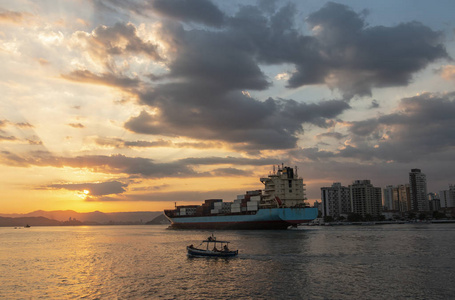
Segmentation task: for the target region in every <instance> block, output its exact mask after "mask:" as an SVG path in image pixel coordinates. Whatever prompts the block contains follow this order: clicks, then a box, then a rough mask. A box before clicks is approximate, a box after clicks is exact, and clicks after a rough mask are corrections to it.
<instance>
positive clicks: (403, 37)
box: [289, 2, 449, 98]
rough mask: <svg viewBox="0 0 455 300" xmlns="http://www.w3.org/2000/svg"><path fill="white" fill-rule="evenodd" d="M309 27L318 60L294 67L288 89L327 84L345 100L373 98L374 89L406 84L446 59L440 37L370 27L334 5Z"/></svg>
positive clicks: (416, 27) (418, 27) (414, 26)
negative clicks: (354, 97) (313, 84)
mask: <svg viewBox="0 0 455 300" xmlns="http://www.w3.org/2000/svg"><path fill="white" fill-rule="evenodd" d="M307 22H308V24H309V25H310V26H311V27H312V28H313V29H314V32H315V33H314V36H313V38H314V39H316V42H315V44H316V47H317V49H316V50H317V51H318V55H316V56H315V57H314V60H312V61H309V60H302V61H301V62H300V63H299V62H296V67H297V72H296V73H294V74H293V76H292V77H291V78H290V80H289V85H290V86H291V87H298V86H302V85H306V84H312V83H316V82H319V83H324V82H325V83H327V84H328V85H329V86H331V87H333V88H338V89H340V90H341V91H342V92H343V93H344V95H345V97H347V98H350V97H352V96H354V95H371V89H372V88H374V87H388V86H402V85H407V84H408V83H409V82H410V81H411V79H412V75H413V74H414V73H416V72H418V71H420V70H422V69H424V68H425V67H426V66H427V65H428V64H429V63H431V62H433V61H435V60H437V59H440V58H446V59H449V56H448V54H447V52H446V50H445V48H444V46H443V44H442V33H440V32H436V31H433V30H431V29H430V28H428V27H427V26H425V25H423V24H421V23H419V22H410V23H402V24H399V25H397V26H394V27H384V26H374V27H369V26H367V25H366V23H365V21H364V19H363V16H362V14H358V13H355V12H353V11H352V10H351V9H350V8H349V7H347V6H345V5H342V4H337V3H332V2H329V3H328V4H326V5H325V6H324V7H323V8H322V9H320V10H319V11H317V12H315V13H313V14H311V15H310V16H309V17H308V19H307ZM315 67H316V72H312V71H313V69H314V68H315Z"/></svg>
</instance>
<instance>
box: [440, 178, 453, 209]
mask: <svg viewBox="0 0 455 300" xmlns="http://www.w3.org/2000/svg"><path fill="white" fill-rule="evenodd" d="M439 199H440V203H441V207H442V208H448V207H455V185H453V184H451V185H449V189H448V190H442V191H440V192H439Z"/></svg>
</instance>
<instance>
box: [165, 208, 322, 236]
mask: <svg viewBox="0 0 455 300" xmlns="http://www.w3.org/2000/svg"><path fill="white" fill-rule="evenodd" d="M317 216H318V209H317V208H310V207H305V208H303V207H295V208H294V207H293V208H288V207H287V208H262V209H259V210H258V211H257V212H256V213H255V214H229V215H215V216H181V217H173V218H171V217H168V216H167V217H168V219H169V220H170V221H171V222H172V224H171V227H172V228H176V229H234V230H237V229H286V228H288V227H289V226H291V225H297V224H301V223H308V222H309V221H311V220H314V219H316V218H317Z"/></svg>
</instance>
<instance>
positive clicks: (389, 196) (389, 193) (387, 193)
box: [382, 185, 395, 210]
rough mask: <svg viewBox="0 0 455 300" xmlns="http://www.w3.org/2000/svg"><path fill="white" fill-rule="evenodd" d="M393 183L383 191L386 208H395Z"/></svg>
mask: <svg viewBox="0 0 455 300" xmlns="http://www.w3.org/2000/svg"><path fill="white" fill-rule="evenodd" d="M393 188H394V187H393V185H388V186H386V187H385V189H384V190H383V191H382V197H383V200H382V201H383V205H384V210H395V209H394V207H393Z"/></svg>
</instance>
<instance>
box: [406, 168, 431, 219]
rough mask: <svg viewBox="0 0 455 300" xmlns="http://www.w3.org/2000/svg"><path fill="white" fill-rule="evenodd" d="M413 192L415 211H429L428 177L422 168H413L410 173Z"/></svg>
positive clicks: (412, 203) (412, 201) (411, 190)
mask: <svg viewBox="0 0 455 300" xmlns="http://www.w3.org/2000/svg"><path fill="white" fill-rule="evenodd" d="M409 185H410V192H411V209H412V210H414V211H429V210H430V206H429V202H428V198H427V179H426V176H425V174H423V173H422V172H421V171H420V169H412V170H411V172H410V173H409Z"/></svg>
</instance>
